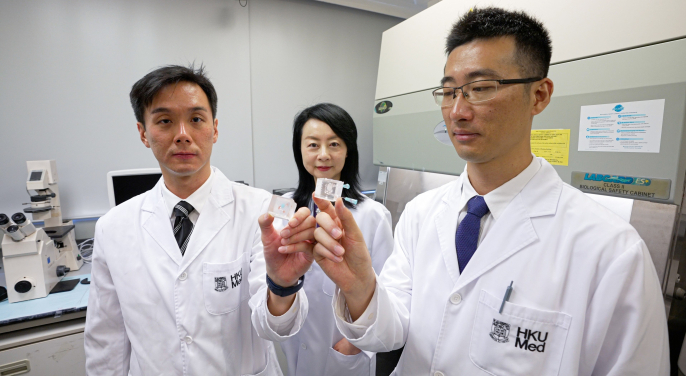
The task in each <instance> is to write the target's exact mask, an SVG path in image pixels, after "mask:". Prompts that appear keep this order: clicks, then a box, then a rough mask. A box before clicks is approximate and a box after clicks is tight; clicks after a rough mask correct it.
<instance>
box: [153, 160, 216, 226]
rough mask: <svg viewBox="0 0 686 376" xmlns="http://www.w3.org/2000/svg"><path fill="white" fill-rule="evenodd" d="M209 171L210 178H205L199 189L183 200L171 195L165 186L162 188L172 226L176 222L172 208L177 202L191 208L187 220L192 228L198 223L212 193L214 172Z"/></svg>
mask: <svg viewBox="0 0 686 376" xmlns="http://www.w3.org/2000/svg"><path fill="white" fill-rule="evenodd" d="M210 171H211V172H210V176H209V177H208V178H207V180H205V182H204V183H203V184H202V185H201V186H200V188H198V189H196V190H195V192H193V193H191V195H190V196H188V197H187V198H185V199H181V198H179V196H177V195H175V194H173V193H171V191H170V190H169V188H167V185H166V184H164V185H163V186H162V197H163V198H164V204H165V205H166V207H167V211H168V212H169V218H170V221H171V224H172V226H173V225H174V220H176V215H175V214H174V207H175V206H176V204H178V203H179V201H186V202H187V203H189V204H191V206H193V209H194V210H193V211H192V212H191V213H190V214H189V215H188V219H190V220H191V222H192V223H193V225H194V226H195V224H196V223H198V217H199V216H200V213H201V212H202V209H203V207H204V206H205V203H206V202H207V198H208V197H210V193H211V192H212V180H213V178H214V171H213V169H210Z"/></svg>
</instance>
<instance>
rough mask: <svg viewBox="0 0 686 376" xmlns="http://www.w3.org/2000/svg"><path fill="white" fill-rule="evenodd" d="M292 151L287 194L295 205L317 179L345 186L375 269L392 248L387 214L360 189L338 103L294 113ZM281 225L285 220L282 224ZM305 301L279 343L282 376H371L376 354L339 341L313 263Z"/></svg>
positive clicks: (348, 124) (351, 127)
mask: <svg viewBox="0 0 686 376" xmlns="http://www.w3.org/2000/svg"><path fill="white" fill-rule="evenodd" d="M293 155H294V157H295V163H296V164H297V166H298V173H299V182H298V188H297V189H296V191H295V192H293V193H287V194H286V195H284V196H285V197H291V198H293V199H294V200H295V202H296V203H297V204H298V208H300V207H303V206H305V207H309V208H310V210H311V211H312V212H313V213H315V214H316V207H315V206H314V203H313V202H312V193H313V192H314V189H315V185H316V181H317V179H318V178H327V179H335V180H341V181H343V182H345V183H347V184H349V185H350V188H349V189H344V190H343V193H342V195H343V197H347V198H349V199H353V200H357V204H356V205H355V204H352V203H351V202H348V201H344V203H345V205H346V206H347V207H348V208H349V209H351V211H352V213H353V216H354V217H355V221H356V222H357V223H358V225H359V226H360V228H361V229H362V232H363V235H364V239H365V242H366V243H367V244H368V245H369V252H370V254H371V257H372V265H373V267H374V270H375V271H376V273H377V274H378V273H381V268H382V267H383V264H384V262H386V258H388V256H389V255H390V254H391V252H392V251H393V233H392V230H391V214H390V212H389V211H388V210H386V208H385V207H384V206H383V205H382V204H380V203H378V202H376V201H374V200H371V199H369V198H366V197H365V196H364V195H363V194H361V193H360V188H359V186H360V184H359V161H358V159H359V157H358V151H357V128H356V127H355V122H354V121H353V119H352V118H351V117H350V115H349V114H348V113H347V112H346V111H345V110H344V109H342V108H340V107H339V106H336V105H334V104H330V103H320V104H317V105H315V106H312V107H309V108H306V109H305V110H303V111H302V112H301V113H299V114H298V115H297V116H296V118H295V121H294V124H293ZM284 225H285V223H284ZM303 288H304V289H305V291H306V293H307V298H308V301H309V304H310V309H309V313H308V316H307V319H306V321H305V323H304V326H303V327H302V329H301V330H300V332H299V333H298V334H296V335H295V336H293V337H292V338H290V339H288V340H287V341H285V342H282V343H281V346H282V348H283V351H284V353H285V354H286V358H287V359H288V374H289V375H290V376H300V375H327V376H332V375H345V376H350V375H374V374H375V373H376V372H375V371H376V370H375V369H376V356H375V354H374V353H369V352H362V351H360V350H359V349H358V348H356V347H355V346H353V345H352V344H351V343H350V342H348V340H346V339H344V338H343V336H342V335H341V333H340V332H339V331H338V329H337V328H336V324H335V320H334V315H333V311H332V308H331V299H332V297H333V294H334V289H335V284H334V283H333V282H332V281H331V280H330V279H329V277H327V276H326V275H325V274H324V272H323V271H322V270H321V268H320V267H319V265H317V264H316V263H313V264H312V268H311V269H310V270H309V271H308V272H307V273H306V274H305V286H304V287H303Z"/></svg>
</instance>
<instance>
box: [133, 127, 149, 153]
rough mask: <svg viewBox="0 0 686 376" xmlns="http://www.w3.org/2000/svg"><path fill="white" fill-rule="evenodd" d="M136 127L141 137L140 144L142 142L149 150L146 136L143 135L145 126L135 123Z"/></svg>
mask: <svg viewBox="0 0 686 376" xmlns="http://www.w3.org/2000/svg"><path fill="white" fill-rule="evenodd" d="M136 125H137V126H138V133H140V135H141V142H143V145H145V147H146V148H150V142H148V136H147V135H146V134H145V126H144V125H143V123H141V122H138V123H136Z"/></svg>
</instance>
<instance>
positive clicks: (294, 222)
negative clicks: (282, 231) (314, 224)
mask: <svg viewBox="0 0 686 376" xmlns="http://www.w3.org/2000/svg"><path fill="white" fill-rule="evenodd" d="M310 214H311V213H310V209H308V208H305V207H302V208H300V209H298V211H297V212H295V214H293V217H292V218H291V219H290V220H289V221H288V226H290V227H292V228H295V227H298V225H300V224H301V223H302V222H303V221H304V220H305V219H307V218H308V217H309V216H310Z"/></svg>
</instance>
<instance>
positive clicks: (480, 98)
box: [431, 77, 543, 108]
mask: <svg viewBox="0 0 686 376" xmlns="http://www.w3.org/2000/svg"><path fill="white" fill-rule="evenodd" d="M542 79H543V78H541V77H530V78H515V79H512V80H479V81H474V82H470V83H468V84H464V85H462V86H460V87H439V88H438V89H436V90H434V91H433V92H432V93H431V94H433V96H434V100H436V104H437V105H439V106H440V107H443V108H445V107H452V106H453V105H454V104H455V99H456V98H457V92H458V90H459V91H462V95H463V96H464V99H465V100H467V102H469V103H480V102H486V101H490V100H491V99H493V98H495V96H496V94H497V93H498V85H511V84H528V83H530V82H536V81H539V80H542Z"/></svg>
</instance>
